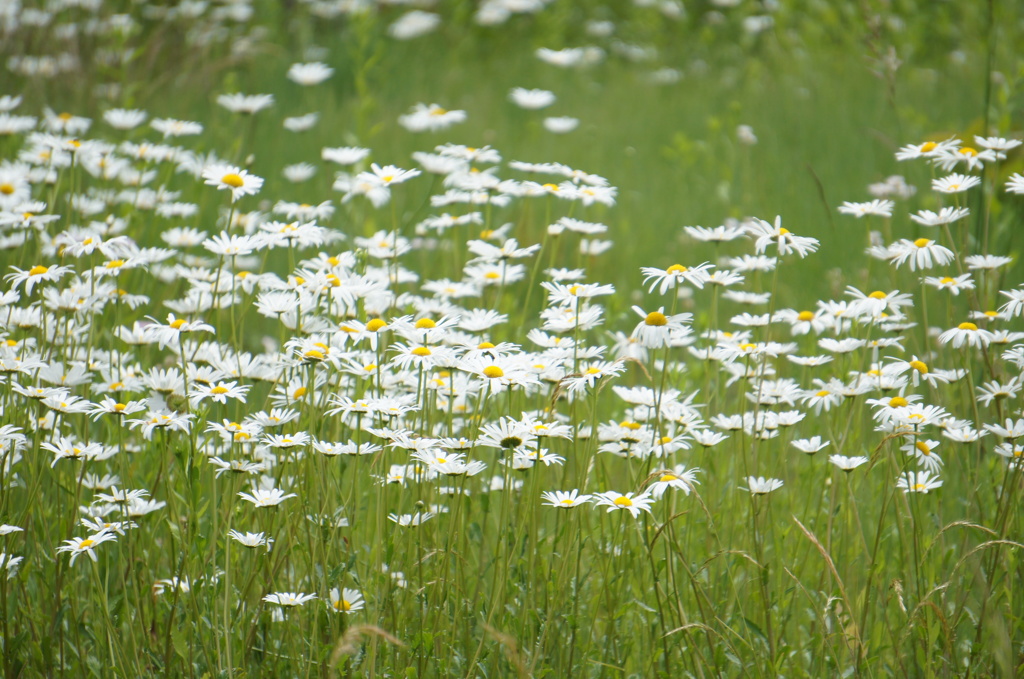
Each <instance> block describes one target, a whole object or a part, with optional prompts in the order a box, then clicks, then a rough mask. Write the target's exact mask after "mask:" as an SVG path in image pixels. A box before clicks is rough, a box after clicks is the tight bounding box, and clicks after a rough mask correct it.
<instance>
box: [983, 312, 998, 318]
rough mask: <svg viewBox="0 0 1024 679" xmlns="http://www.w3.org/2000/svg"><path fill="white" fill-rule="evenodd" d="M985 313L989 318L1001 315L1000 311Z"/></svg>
mask: <svg viewBox="0 0 1024 679" xmlns="http://www.w3.org/2000/svg"><path fill="white" fill-rule="evenodd" d="M985 315H986V316H988V317H989V318H995V317H996V316H998V315H999V312H998V311H986V312H985Z"/></svg>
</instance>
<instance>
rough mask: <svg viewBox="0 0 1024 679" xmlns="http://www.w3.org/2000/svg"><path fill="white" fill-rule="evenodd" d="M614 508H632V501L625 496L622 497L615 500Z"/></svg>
mask: <svg viewBox="0 0 1024 679" xmlns="http://www.w3.org/2000/svg"><path fill="white" fill-rule="evenodd" d="M615 506H616V507H632V506H633V501H632V500H630V499H629V498H628V497H626V496H625V495H623V496H622V497H617V498H615Z"/></svg>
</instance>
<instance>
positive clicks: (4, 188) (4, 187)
mask: <svg viewBox="0 0 1024 679" xmlns="http://www.w3.org/2000/svg"><path fill="white" fill-rule="evenodd" d="M0 193H2V194H4V195H5V196H9V195H11V194H12V193H14V184H9V183H5V184H0Z"/></svg>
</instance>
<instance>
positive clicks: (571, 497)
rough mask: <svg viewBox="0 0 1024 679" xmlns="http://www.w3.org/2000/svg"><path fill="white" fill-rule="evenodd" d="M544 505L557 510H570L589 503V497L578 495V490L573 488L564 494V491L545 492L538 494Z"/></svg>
mask: <svg viewBox="0 0 1024 679" xmlns="http://www.w3.org/2000/svg"><path fill="white" fill-rule="evenodd" d="M540 497H541V499H542V500H544V504H545V505H547V506H549V507H558V508H559V509H571V508H572V507H578V506H580V505H583V504H586V503H588V502H590V496H589V495H580V494H579V490H577V489H575V488H573V489H572V490H570V491H568V492H566V491H564V490H556V491H545V492H543V493H541V494H540Z"/></svg>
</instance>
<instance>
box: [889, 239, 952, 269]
mask: <svg viewBox="0 0 1024 679" xmlns="http://www.w3.org/2000/svg"><path fill="white" fill-rule="evenodd" d="M889 255H890V257H891V259H892V263H893V264H895V265H896V267H897V268H898V267H900V266H902V265H903V264H906V263H907V262H909V263H910V270H911V271H916V270H917V269H930V268H932V267H933V266H944V265H946V264H949V263H950V262H952V261H953V259H954V258H955V255H954V254H953V251H952V250H950V249H949V248H945V247H943V246H941V245H939V244H938V243H937V242H936V241H934V240H931V239H929V238H918V239H917V240H914V241H911V240H907V239H906V238H903V239H900V240H899V241H897V242H895V243H893V244H892V245H890V246H889Z"/></svg>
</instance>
